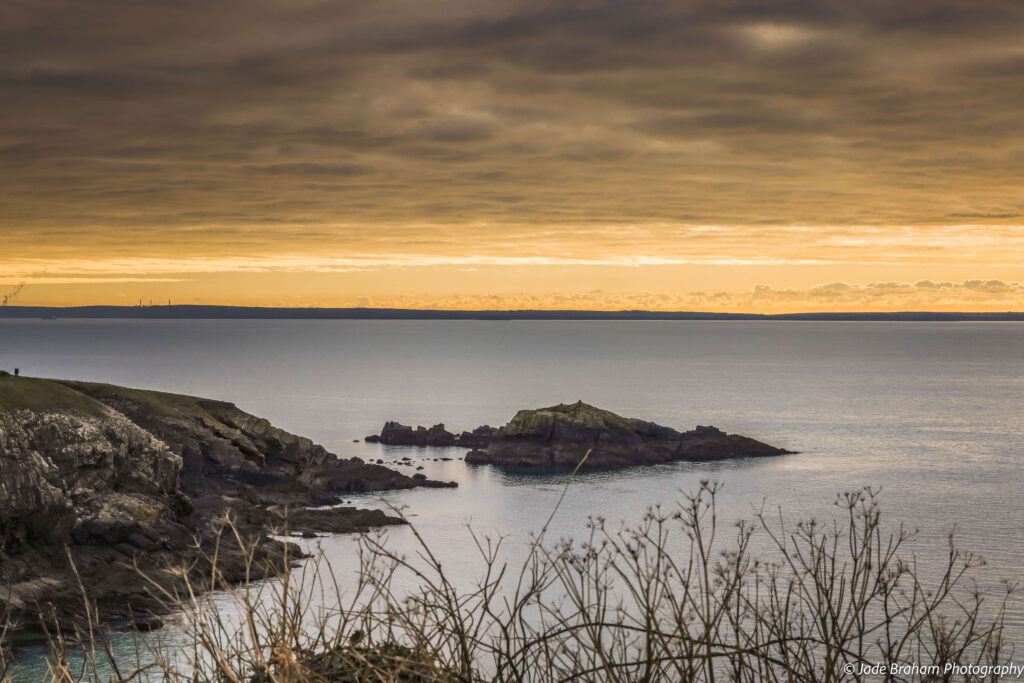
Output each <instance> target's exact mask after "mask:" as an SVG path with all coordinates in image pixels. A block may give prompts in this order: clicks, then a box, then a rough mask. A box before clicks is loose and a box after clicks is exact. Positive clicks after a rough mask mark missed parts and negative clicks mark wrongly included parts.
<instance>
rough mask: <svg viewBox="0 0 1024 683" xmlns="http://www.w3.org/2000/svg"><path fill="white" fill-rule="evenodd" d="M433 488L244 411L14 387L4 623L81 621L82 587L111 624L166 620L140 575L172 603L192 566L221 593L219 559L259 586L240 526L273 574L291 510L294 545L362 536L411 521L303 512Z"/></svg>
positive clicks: (2, 501)
mask: <svg viewBox="0 0 1024 683" xmlns="http://www.w3.org/2000/svg"><path fill="white" fill-rule="evenodd" d="M423 485H428V486H429V485H435V486H441V485H443V484H441V483H440V482H430V481H426V480H423V479H413V478H410V477H406V476H404V475H402V474H401V473H399V472H395V471H393V470H390V469H388V468H386V467H381V466H379V465H368V464H365V463H363V462H362V461H361V460H358V459H352V460H341V459H338V458H337V457H336V456H334V455H332V454H331V453H329V452H327V451H326V450H325V449H324V448H322V447H321V446H318V445H317V444H314V443H313V442H312V441H310V440H309V439H306V438H303V437H300V436H296V435H294V434H290V433H288V432H286V431H284V430H281V429H278V428H276V427H274V426H273V425H271V424H270V423H269V422H268V421H266V420H264V419H262V418H259V417H256V416H253V415H250V414H248V413H246V412H244V411H242V410H239V409H238V408H237V407H235V406H234V405H232V404H230V403H225V402H221V401H210V400H206V399H202V398H196V397H191V396H181V395H177V394H165V393H160V392H152V391H141V390H135V389H127V388H123V387H115V386H111V385H104V384H88V383H81V382H58V381H51V380H41V379H33V378H28V377H11V376H10V375H6V374H5V373H0V584H2V585H3V586H4V590H3V591H2V592H0V617H2V616H4V613H6V615H7V616H9V617H12V616H13V617H17V616H19V615H25V616H29V617H34V616H35V615H37V614H39V613H40V612H42V613H43V614H46V615H53V616H54V617H56V619H69V618H71V619H73V618H75V617H76V616H78V613H79V612H80V610H81V607H82V602H81V594H80V587H79V585H78V580H79V579H78V577H81V581H82V583H83V584H84V586H85V588H86V590H87V592H88V593H89V596H90V599H92V600H95V601H97V602H98V603H99V604H100V607H101V612H102V613H104V614H106V615H108V616H114V615H122V614H126V613H128V612H129V611H131V612H133V613H135V614H144V613H146V612H157V611H160V606H159V605H158V604H156V602H155V600H153V598H152V595H151V591H149V590H147V588H148V585H147V582H146V580H145V579H143V577H142V576H141V575H140V574H139V572H138V571H136V569H135V566H136V565H138V567H139V568H140V569H142V571H143V572H144V573H145V574H146V575H147V576H148V577H149V578H151V579H153V580H155V581H157V582H158V583H160V584H161V585H163V586H165V587H167V588H169V589H172V590H173V589H174V588H175V587H179V586H180V583H181V581H182V576H181V574H180V572H177V571H175V567H177V566H182V565H191V566H192V575H191V576H190V578H191V579H193V580H196V579H199V578H201V577H203V575H204V574H206V575H207V580H208V571H209V565H208V562H207V560H206V558H207V557H209V556H212V555H213V553H212V552H211V551H212V549H213V547H214V546H216V547H217V548H218V550H217V552H218V557H219V558H220V565H219V569H220V570H221V571H222V572H223V574H224V578H225V579H226V580H227V581H233V580H238V579H241V578H243V577H244V575H245V572H246V568H245V563H244V561H243V560H244V558H243V556H242V553H241V549H240V548H232V547H231V542H232V541H231V537H230V535H229V537H228V540H227V541H225V540H224V539H221V540H220V541H218V538H217V536H218V532H219V531H220V525H221V522H220V521H219V520H220V519H221V518H222V517H223V515H224V513H226V512H230V513H231V514H232V516H233V517H234V518H235V520H236V523H237V525H238V528H239V531H240V533H241V534H242V535H243V536H244V537H246V538H248V539H252V540H255V539H262V541H261V543H262V545H261V548H262V549H261V550H259V551H258V553H259V554H258V556H257V558H256V559H257V562H256V566H257V570H258V571H260V570H264V571H267V572H270V573H273V572H274V571H276V570H277V569H279V568H275V567H274V566H273V564H272V562H271V559H272V557H273V556H274V555H275V554H276V553H277V552H278V551H279V550H280V549H281V544H280V543H278V542H276V541H273V540H272V539H270V538H268V537H267V536H266V534H267V533H268V532H269V531H270V530H271V529H273V528H275V527H278V526H280V525H282V524H283V523H284V522H285V510H287V509H289V506H290V507H291V509H293V510H295V511H296V514H295V516H294V517H292V516H290V515H289V517H288V521H289V525H290V528H291V530H292V531H299V532H302V531H305V532H317V531H329V532H338V531H357V530H363V529H365V528H366V527H367V526H371V525H373V526H376V525H380V524H393V523H399V522H400V520H398V519H396V518H394V517H389V516H387V515H384V514H382V513H380V512H377V511H366V510H356V509H355V508H330V509H327V510H315V511H311V510H304V509H303V508H305V507H306V506H307V505H309V504H317V503H334V502H336V500H337V494H338V493H340V492H343V491H365V490H382V489H390V488H411V487H413V486H423ZM264 561H266V563H264ZM72 563H73V564H74V566H73V567H72Z"/></svg>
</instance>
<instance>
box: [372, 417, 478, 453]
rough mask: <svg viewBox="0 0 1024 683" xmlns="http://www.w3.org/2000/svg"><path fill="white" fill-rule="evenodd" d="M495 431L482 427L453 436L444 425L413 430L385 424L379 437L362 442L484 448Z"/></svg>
mask: <svg viewBox="0 0 1024 683" xmlns="http://www.w3.org/2000/svg"><path fill="white" fill-rule="evenodd" d="M496 431H497V429H495V428H494V427H489V426H487V425H484V426H482V427H477V428H476V429H474V430H473V431H471V432H462V433H461V434H453V433H452V432H449V431H448V430H447V429H445V427H444V424H436V425H434V426H433V427H430V428H427V427H416V428H413V427H409V426H406V425H404V424H401V423H400V422H385V423H384V428H383V429H381V431H380V434H379V435H377V434H371V435H370V436H367V437H366V438H365V439H364V441H366V443H382V444H385V445H387V446H437V447H460V448H486V447H487V444H488V443H489V442H490V440H491V438H492V437H493V436H494V433H495V432H496Z"/></svg>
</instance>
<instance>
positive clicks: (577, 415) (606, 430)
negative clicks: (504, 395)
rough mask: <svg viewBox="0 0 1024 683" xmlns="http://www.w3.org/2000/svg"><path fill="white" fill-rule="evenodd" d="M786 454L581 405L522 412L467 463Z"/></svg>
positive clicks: (558, 464)
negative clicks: (680, 430) (677, 429)
mask: <svg viewBox="0 0 1024 683" xmlns="http://www.w3.org/2000/svg"><path fill="white" fill-rule="evenodd" d="M588 452H589V455H587V453H588ZM787 453H789V451H786V450H784V449H782V448H776V447H774V446H769V445H768V444H766V443H762V442H760V441H755V440H754V439H751V438H749V437H745V436H740V435H738V434H726V433H725V432H723V431H721V430H720V429H716V428H715V427H697V428H696V429H694V430H692V431H688V432H679V431H676V430H675V429H672V428H670V427H663V426H661V425H658V424H655V423H653V422H646V421H644V420H638V419H635V418H628V417H622V416H620V415H616V414H615V413H613V412H610V411H608V410H602V409H600V408H595V407H594V406H592V405H588V404H586V403H583V402H582V401H578V402H576V403H573V404H559V405H557V406H551V407H550V408H540V409H538V410H520V411H519V412H518V413H516V415H515V417H513V418H512V420H511V421H510V422H509V423H508V424H507V425H505V426H504V427H501V428H500V429H498V430H497V432H496V433H495V434H494V436H493V438H491V440H490V441H489V443H488V445H487V447H486V448H478V449H474V450H473V451H470V453H469V454H468V455H466V462H467V463H470V464H488V465H499V466H503V467H513V468H523V469H573V468H575V467H576V466H577V465H579V464H580V462H581V461H582V460H583V458H584V456H587V457H586V461H585V462H583V464H582V466H581V467H582V469H615V468H621V467H630V466H633V465H653V464H657V463H663V462H671V461H676V460H688V461H709V460H722V459H725V458H760V457H768V456H775V455H785V454H787Z"/></svg>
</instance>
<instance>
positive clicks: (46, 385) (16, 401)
mask: <svg viewBox="0 0 1024 683" xmlns="http://www.w3.org/2000/svg"><path fill="white" fill-rule="evenodd" d="M15 410H34V411H39V412H61V411H73V412H77V413H79V414H82V415H90V416H100V415H102V414H103V406H102V405H101V404H100V403H99V402H98V401H96V400H94V399H92V398H89V397H88V396H85V395H84V394H82V393H80V392H78V391H75V390H74V389H73V388H71V387H69V386H65V385H64V384H61V383H60V382H57V381H54V380H48V379H38V378H35V377H15V376H13V375H9V374H6V373H3V374H0V412H13V411H15Z"/></svg>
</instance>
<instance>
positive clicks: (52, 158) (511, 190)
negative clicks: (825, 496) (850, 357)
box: [0, 0, 1024, 313]
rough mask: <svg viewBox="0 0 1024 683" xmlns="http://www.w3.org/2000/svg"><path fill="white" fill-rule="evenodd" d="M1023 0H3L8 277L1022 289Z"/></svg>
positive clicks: (331, 301)
mask: <svg viewBox="0 0 1024 683" xmlns="http://www.w3.org/2000/svg"><path fill="white" fill-rule="evenodd" d="M1022 35H1024V3H1021V2H1019V0H945V1H941V2H940V1H936V0H904V1H893V0H888V1H886V2H882V1H880V0H879V1H873V0H857V1H853V0H842V1H838V0H835V1H832V0H822V1H816V2H811V1H810V0H789V1H785V2H780V1H771V2H769V1H767V0H720V1H715V2H711V1H708V2H697V1H685V0H680V1H675V2H668V1H664V2H662V1H648V0H631V1H626V0H565V1H554V0H518V1H516V2H511V1H508V2H493V1H490V0H373V1H368V0H330V1H326V0H288V1H287V2H286V1H283V0H244V1H243V0H225V1H223V2H208V1H207V0H182V1H180V2H156V1H155V0H109V1H106V2H102V3H84V2H80V1H78V0H63V1H59V0H11V1H8V2H4V3H3V4H2V5H0V102H2V103H3V104H2V105H0V296H6V297H7V299H8V300H9V304H11V305H81V304H125V305H129V304H135V303H138V301H139V300H140V299H142V300H144V301H145V302H147V303H148V302H149V301H150V300H152V301H153V302H154V303H166V302H167V300H168V299H170V300H171V301H172V302H173V303H176V304H192V303H200V304H244V305H267V306H389V307H392V306H394V307H432V308H467V309H479V308H490V309H516V308H579V309H636V308H644V309H652V310H705V311H743V312H766V313H767V312H792V311H827V310H847V311H851V310H857V311H870V310H875V311H884V310H963V311H1006V310H1024V263H1022V259H1021V254H1022V253H1024V250H1022V248H1024V87H1022V84H1024V41H1022V40H1021V36H1022Z"/></svg>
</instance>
